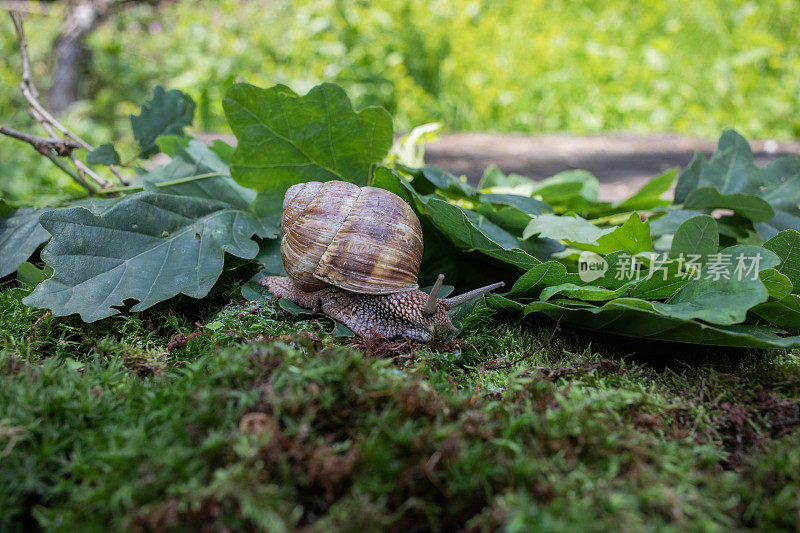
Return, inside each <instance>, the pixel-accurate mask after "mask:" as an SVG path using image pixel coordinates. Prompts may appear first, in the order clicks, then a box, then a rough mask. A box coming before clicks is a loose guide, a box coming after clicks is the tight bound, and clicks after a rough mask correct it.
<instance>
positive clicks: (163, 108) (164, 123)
mask: <svg viewBox="0 0 800 533" xmlns="http://www.w3.org/2000/svg"><path fill="white" fill-rule="evenodd" d="M194 108H195V105H194V101H193V100H192V99H191V98H190V97H189V95H187V94H185V93H183V92H181V91H179V90H177V89H172V90H170V91H165V90H164V89H163V88H162V87H158V86H156V87H155V88H154V89H153V96H152V97H151V98H150V100H148V101H147V102H145V103H144V104H143V105H142V109H141V110H140V111H139V114H138V115H131V129H132V130H133V137H134V138H135V139H136V142H138V143H139V147H140V148H141V152H140V153H139V156H140V157H150V156H151V155H153V154H156V153H158V145H157V144H156V139H157V138H158V137H160V136H161V135H178V136H182V135H183V128H185V127H186V126H189V125H191V123H192V120H194Z"/></svg>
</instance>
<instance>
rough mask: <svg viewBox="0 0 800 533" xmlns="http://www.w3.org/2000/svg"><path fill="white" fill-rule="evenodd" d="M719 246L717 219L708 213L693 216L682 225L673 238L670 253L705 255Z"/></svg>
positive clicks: (678, 255) (713, 251)
mask: <svg viewBox="0 0 800 533" xmlns="http://www.w3.org/2000/svg"><path fill="white" fill-rule="evenodd" d="M718 248H719V230H718V229H717V221H716V220H714V219H713V218H712V217H710V216H708V215H699V216H696V217H692V218H690V219H689V220H687V221H685V222H684V223H683V224H681V225H680V227H679V228H678V230H677V231H676V232H675V237H674V238H673V239H672V247H671V248H670V251H669V255H670V257H673V258H678V257H680V256H681V255H683V256H690V255H699V256H701V257H705V256H707V255H709V254H713V253H715V252H716V251H717V249H718Z"/></svg>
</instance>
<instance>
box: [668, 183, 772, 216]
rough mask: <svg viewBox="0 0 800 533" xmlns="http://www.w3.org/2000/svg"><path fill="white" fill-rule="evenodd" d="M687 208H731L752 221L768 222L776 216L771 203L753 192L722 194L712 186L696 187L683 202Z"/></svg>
mask: <svg viewBox="0 0 800 533" xmlns="http://www.w3.org/2000/svg"><path fill="white" fill-rule="evenodd" d="M683 207H684V208H686V209H697V210H704V209H730V210H731V211H734V212H736V213H739V214H740V215H742V216H743V217H745V218H748V219H749V220H750V221H751V222H753V223H757V222H766V221H768V220H770V219H772V217H774V216H775V211H773V210H772V207H770V205H769V203H767V201H766V200H764V199H763V198H759V197H758V196H755V195H753V194H742V193H734V194H722V193H721V192H719V191H718V190H717V189H714V188H712V187H703V188H700V189H695V190H693V191H692V192H690V193H689V195H688V196H687V197H686V201H685V202H684V203H683Z"/></svg>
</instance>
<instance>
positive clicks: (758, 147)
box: [425, 133, 800, 201]
mask: <svg viewBox="0 0 800 533" xmlns="http://www.w3.org/2000/svg"><path fill="white" fill-rule="evenodd" d="M751 146H752V148H753V155H754V159H755V163H756V164H757V165H759V166H763V165H766V164H767V163H769V162H770V161H772V160H773V159H775V158H777V157H781V156H787V155H788V156H800V142H776V141H773V140H766V141H755V142H751ZM715 148H716V142H715V141H711V140H705V139H696V138H691V137H681V136H679V135H672V134H652V135H634V134H610V135H598V136H590V137H578V136H573V135H565V134H552V135H542V136H537V137H532V136H526V135H498V134H490V133H455V134H450V135H444V136H442V137H440V138H439V139H438V140H437V141H435V142H433V143H431V144H430V145H428V147H427V150H426V152H425V161H426V162H427V163H429V164H431V165H433V166H437V167H440V168H443V169H445V170H447V171H449V172H451V173H453V174H456V175H461V174H463V175H465V176H467V179H468V180H469V182H470V183H471V184H473V185H475V184H477V183H478V181H479V180H480V177H481V175H482V174H483V170H484V169H485V168H486V167H488V166H489V165H497V166H498V167H499V168H500V170H502V171H503V172H505V173H512V172H513V173H517V174H521V175H523V176H528V177H530V178H533V179H535V180H540V179H543V178H546V177H548V176H552V175H554V174H557V173H558V172H561V171H564V170H574V169H584V170H588V171H589V172H591V173H592V174H594V175H595V176H596V177H597V179H598V180H600V199H601V200H607V201H613V200H618V199H622V198H625V197H627V196H629V195H630V194H632V193H633V192H635V191H636V190H637V189H638V188H639V187H641V186H642V185H643V184H644V183H645V182H646V181H647V179H648V178H651V177H653V176H656V175H658V174H660V173H661V172H664V171H665V170H668V169H670V168H672V167H685V166H686V165H687V164H688V163H689V161H691V159H692V156H693V155H694V153H695V152H701V153H703V154H705V155H706V156H708V155H710V154H711V153H712V152H713V151H714V149H715Z"/></svg>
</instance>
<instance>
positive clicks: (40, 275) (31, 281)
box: [17, 262, 53, 286]
mask: <svg viewBox="0 0 800 533" xmlns="http://www.w3.org/2000/svg"><path fill="white" fill-rule="evenodd" d="M52 276H53V267H51V266H50V265H46V266H45V267H44V269H40V268H38V267H37V266H36V265H34V264H32V263H28V262H25V263H22V264H21V265H20V266H19V268H18V269H17V281H19V282H20V283H27V284H28V285H34V286H36V285H38V284H39V283H41V282H43V281H44V280H46V279H47V278H49V277H52Z"/></svg>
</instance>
